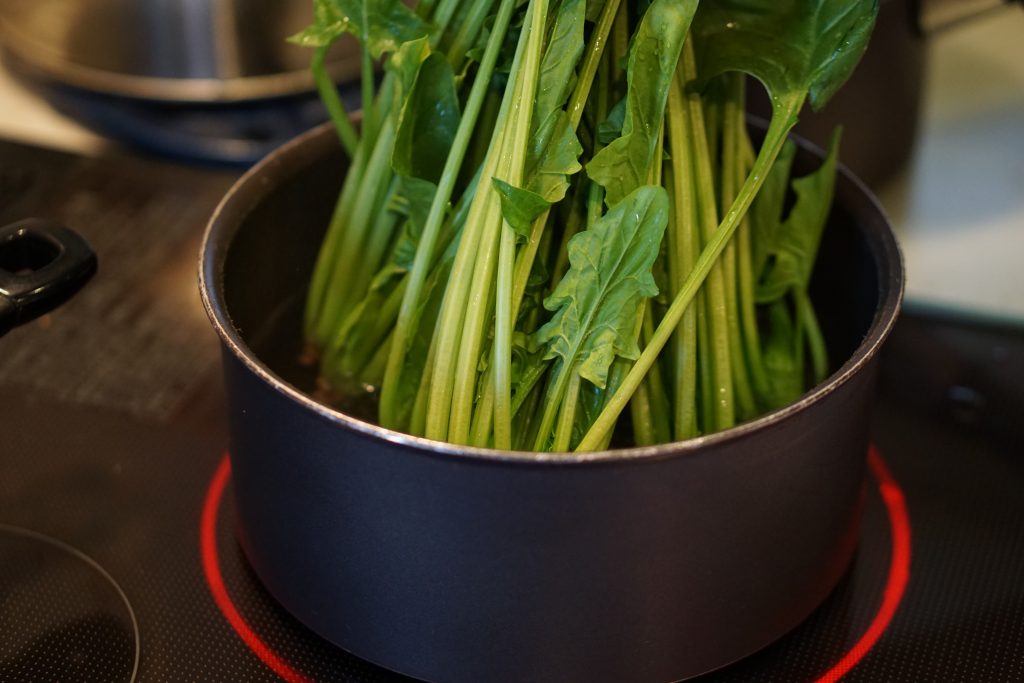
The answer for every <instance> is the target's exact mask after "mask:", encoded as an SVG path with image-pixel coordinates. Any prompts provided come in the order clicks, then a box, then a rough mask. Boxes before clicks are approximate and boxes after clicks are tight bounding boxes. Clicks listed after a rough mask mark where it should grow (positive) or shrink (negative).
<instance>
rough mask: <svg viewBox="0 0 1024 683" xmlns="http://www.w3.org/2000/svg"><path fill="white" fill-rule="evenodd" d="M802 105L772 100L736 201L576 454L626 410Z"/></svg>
mask: <svg viewBox="0 0 1024 683" xmlns="http://www.w3.org/2000/svg"><path fill="white" fill-rule="evenodd" d="M803 102H804V95H803V94H799V95H797V96H791V97H788V98H780V99H779V100H778V101H777V103H776V105H775V110H774V113H773V115H772V118H771V122H770V123H769V124H768V132H767V134H766V135H765V139H764V143H763V144H762V146H761V151H760V152H759V153H758V156H757V159H756V161H755V162H754V166H753V168H752V169H751V172H750V175H748V176H747V179H746V180H745V181H744V183H743V187H742V188H741V189H740V192H739V194H738V195H737V197H736V201H734V202H733V204H732V206H731V207H730V209H729V211H728V212H727V213H726V215H725V218H724V220H723V221H722V223H721V224H720V225H719V226H718V229H717V230H716V231H715V234H714V235H713V236H712V237H711V239H710V240H709V241H708V243H707V245H705V247H704V249H703V251H702V252H701V255H700V258H698V259H697V263H696V265H695V266H694V269H693V270H692V271H691V272H690V274H689V275H688V276H687V278H686V282H685V283H684V284H683V287H682V288H681V289H680V290H679V292H678V293H677V294H676V297H675V299H674V300H673V301H672V305H671V306H669V308H668V310H667V311H666V312H665V316H664V318H662V321H661V323H660V324H659V325H658V328H657V329H656V330H655V331H654V335H653V336H652V338H651V341H650V343H649V344H648V345H647V346H646V348H644V350H643V352H642V353H641V354H640V358H639V360H637V362H636V363H635V364H634V365H633V367H632V369H631V370H630V371H629V374H628V375H627V376H626V379H625V380H624V381H623V383H622V386H620V387H619V389H618V390H617V391H616V392H615V395H614V396H612V398H611V399H610V400H609V401H608V404H607V405H606V406H605V408H604V410H602V411H601V414H600V415H599V416H598V418H597V420H596V421H595V422H594V424H593V425H592V426H591V428H590V431H588V432H587V434H586V436H585V437H584V438H583V440H582V441H581V442H580V444H579V446H577V448H576V450H578V451H586V450H593V449H594V448H595V447H597V446H598V445H599V444H601V443H602V442H603V441H604V439H605V438H606V435H607V434H608V433H610V432H611V430H612V429H613V428H614V426H615V420H616V419H617V418H618V416H619V415H620V414H621V413H622V410H623V408H625V407H626V403H627V402H628V401H629V399H630V397H631V396H632V395H633V392H635V391H636V388H637V387H638V386H639V385H640V382H641V381H642V380H643V377H644V375H645V374H647V371H648V370H650V368H651V366H652V361H654V359H655V358H657V356H658V354H659V353H661V350H662V349H663V348H665V344H667V343H668V340H669V338H670V337H671V335H672V333H673V332H674V331H675V328H676V326H678V325H679V321H680V320H681V319H682V316H683V313H684V312H685V311H686V308H687V307H688V306H689V305H690V303H691V302H692V301H693V298H694V296H695V295H696V293H697V291H698V290H699V288H700V287H701V285H702V284H703V283H704V280H705V279H706V278H707V276H708V273H709V272H710V271H711V269H712V267H713V266H714V264H715V262H716V260H717V259H718V257H719V256H720V255H721V253H722V250H723V249H724V248H725V245H726V244H727V243H728V241H729V239H730V238H731V237H732V235H733V233H734V232H735V231H736V228H737V227H739V224H740V220H741V219H742V218H743V216H744V215H745V214H746V212H747V210H748V209H749V208H750V204H751V202H753V200H754V197H755V195H756V194H757V192H758V190H760V189H761V186H762V185H763V184H764V180H765V178H766V177H767V175H768V172H769V171H770V170H771V166H772V163H773V162H774V161H775V158H776V157H777V156H778V155H779V152H781V151H782V146H783V145H784V144H785V142H786V135H787V134H788V133H789V131H790V130H791V129H792V128H793V125H794V124H795V123H796V115H797V112H799V111H800V107H801V106H802V105H803Z"/></svg>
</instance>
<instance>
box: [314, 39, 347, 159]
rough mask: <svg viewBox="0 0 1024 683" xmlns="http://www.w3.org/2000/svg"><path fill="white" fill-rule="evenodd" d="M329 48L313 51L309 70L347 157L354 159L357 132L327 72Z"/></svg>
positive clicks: (327, 46)
mask: <svg viewBox="0 0 1024 683" xmlns="http://www.w3.org/2000/svg"><path fill="white" fill-rule="evenodd" d="M330 49H331V46H330V45H325V46H323V47H318V48H317V49H316V50H314V51H313V59H312V62H311V64H310V70H311V71H312V72H313V80H314V82H315V83H316V89H317V92H319V93H320V99H321V100H323V103H324V107H326V109H327V114H328V115H329V116H330V117H331V122H332V123H334V128H335V130H337V131H338V139H339V140H341V146H342V147H343V148H344V149H345V153H346V154H348V158H349V159H353V160H354V158H355V156H356V150H357V149H358V147H359V134H358V133H357V132H356V128H355V126H353V125H352V120H351V119H350V118H349V115H348V112H347V111H345V104H344V103H343V102H342V101H341V96H340V95H339V94H338V86H337V84H335V82H334V79H332V78H331V74H329V73H328V72H327V66H326V64H325V61H326V58H327V52H328V50H330Z"/></svg>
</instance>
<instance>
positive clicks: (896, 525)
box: [815, 445, 910, 683]
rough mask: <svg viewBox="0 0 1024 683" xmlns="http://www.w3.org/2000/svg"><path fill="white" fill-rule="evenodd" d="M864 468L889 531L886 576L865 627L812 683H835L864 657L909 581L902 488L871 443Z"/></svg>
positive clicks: (888, 621) (907, 526) (907, 517)
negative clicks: (872, 481) (873, 484)
mask: <svg viewBox="0 0 1024 683" xmlns="http://www.w3.org/2000/svg"><path fill="white" fill-rule="evenodd" d="M868 467H869V468H870V469H871V474H873V475H874V477H875V479H877V480H878V490H879V492H880V493H881V494H882V502H883V503H885V511H886V514H887V515H888V517H889V531H890V533H891V534H892V550H891V556H890V559H889V576H888V578H887V579H886V581H885V591H884V592H883V593H882V603H881V604H880V605H879V607H878V612H876V613H875V616H874V618H873V619H872V620H871V624H869V625H868V628H867V630H866V631H864V634H863V635H861V637H860V640H858V641H857V642H856V643H855V644H854V646H853V647H852V648H850V650H849V651H848V652H847V653H846V654H845V655H843V657H842V659H840V660H839V661H838V662H836V664H835V665H834V666H833V667H832V668H831V669H829V670H828V671H827V672H826V673H825V675H823V676H822V677H821V678H819V679H818V680H817V681H815V683H835V682H836V681H838V680H839V679H841V678H842V677H843V676H845V675H846V674H847V673H849V672H850V670H851V669H852V668H853V667H855V666H857V664H858V663H859V662H860V661H861V660H862V659H864V657H865V656H866V655H867V654H868V652H870V651H871V648H873V647H874V646H875V643H877V642H878V640H879V639H880V638H881V637H882V634H883V633H885V631H886V629H888V628H889V624H891V623H892V618H893V616H894V615H895V614H896V610H897V609H898V608H899V606H900V603H901V602H902V601H903V595H904V593H906V590H907V583H908V582H909V581H910V515H909V514H908V513H907V502H906V499H905V498H904V496H903V489H901V488H900V485H899V483H897V481H896V479H895V478H894V477H893V476H892V472H890V471H889V466H888V465H886V464H885V461H884V460H883V459H882V456H881V454H880V453H879V452H878V449H877V448H875V447H874V445H872V446H871V447H870V449H869V450H868Z"/></svg>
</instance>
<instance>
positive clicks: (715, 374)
mask: <svg viewBox="0 0 1024 683" xmlns="http://www.w3.org/2000/svg"><path fill="white" fill-rule="evenodd" d="M682 68H683V76H684V78H685V79H686V82H687V83H691V82H693V81H695V80H696V78H697V60H696V56H695V54H694V49H693V41H692V40H688V41H686V44H685V45H684V46H683V58H682ZM686 106H687V112H688V114H689V116H687V118H686V122H687V124H688V126H689V133H690V149H691V151H692V152H693V156H692V157H690V158H691V161H692V173H693V178H694V179H695V186H696V199H697V214H698V218H699V220H700V226H701V227H700V232H701V236H702V238H703V240H705V241H707V240H710V239H711V238H712V235H713V234H714V233H715V230H716V226H717V225H718V208H717V207H718V200H717V197H716V196H715V187H714V176H713V174H714V169H713V167H712V162H711V153H710V150H709V149H708V137H707V128H706V127H705V125H704V107H703V104H702V102H701V98H700V94H699V93H697V92H687V93H686ZM704 296H705V301H706V316H707V325H708V327H707V329H708V337H709V341H710V348H707V349H701V351H700V353H701V354H705V353H706V354H707V355H706V358H708V359H709V362H710V364H711V382H712V385H711V387H710V391H711V400H712V403H711V406H710V410H711V413H710V415H709V418H710V424H711V425H712V429H714V430H715V431H718V430H721V429H727V428H729V427H731V426H732V425H733V424H734V423H735V421H736V417H735V404H734V402H733V399H734V393H733V383H732V363H731V362H730V358H729V321H728V312H727V310H726V293H725V281H724V264H722V263H720V262H719V261H718V260H717V259H716V261H715V263H713V264H712V268H711V270H710V273H709V275H708V277H707V285H706V287H705V294H704Z"/></svg>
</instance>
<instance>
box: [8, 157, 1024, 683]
mask: <svg viewBox="0 0 1024 683" xmlns="http://www.w3.org/2000/svg"><path fill="white" fill-rule="evenodd" d="M231 180H232V176H231V174H230V173H226V172H220V171H214V170H202V169H190V168H184V167H180V166H173V165H167V164H164V163H161V162H155V161H149V160H143V159H138V158H133V157H116V158H115V157H111V158H96V159H85V158H77V157H72V156H68V155H65V154H61V153H57V152H51V151H46V150H41V149H37V148H30V147H25V146H20V145H16V144H12V143H5V142H0V222H8V221H12V220H15V219H18V218H22V217H26V216H29V215H40V216H43V217H47V218H55V219H58V220H61V221H63V222H65V223H67V224H70V225H72V226H74V227H75V228H76V229H78V230H79V231H81V232H82V233H83V234H84V235H85V236H86V237H87V239H89V240H90V241H91V242H92V243H93V244H94V245H95V246H96V248H97V250H98V252H99V257H100V263H101V268H100V273H99V275H98V276H97V277H96V279H95V280H94V282H92V283H90V285H89V286H88V287H87V288H86V289H85V290H84V291H83V292H82V293H81V294H80V295H79V296H78V297H76V298H75V299H74V300H73V301H71V302H70V303H69V304H67V305H66V307H64V308H62V309H61V310H60V311H58V312H57V313H55V314H52V315H50V316H48V317H46V318H43V319H41V320H39V321H36V322H35V323H32V324H31V325H29V326H28V327H25V328H22V329H18V330H15V331H14V332H12V333H11V334H9V335H8V336H7V337H5V338H3V339H2V340H0V468H2V474H0V681H4V682H6V681H12V682H13V681H62V682H64V683H71V682H74V681H90V682H92V681H99V680H111V681H129V680H132V678H133V677H134V678H135V680H139V681H153V682H157V681H168V682H171V681H174V682H177V681H210V682H221V681H222V682H224V683H228V682H231V683H242V682H247V681H254V682H263V681H265V682H268V683H269V682H271V681H279V680H293V681H304V680H310V681H343V682H349V683H371V682H375V681H389V680H404V679H402V678H401V677H399V676H397V675H395V674H391V673H389V672H386V671H384V670H383V669H380V668H378V667H375V666H374V665H372V664H369V663H366V662H363V661H361V660H359V659H357V658H355V657H353V656H351V655H348V654H346V653H344V652H342V651H340V650H339V649H337V648H335V647H334V646H332V645H330V644H328V643H326V642H324V641H322V640H320V639H319V638H317V637H316V636H315V635H313V634H311V633H310V632H309V631H307V630H306V629H304V627H302V626H301V625H300V624H299V623H297V622H296V621H295V620H294V619H292V618H291V617H290V616H289V615H288V614H287V613H285V612H284V611H283V610H282V609H281V608H280V607H278V606H277V605H276V603H275V602H274V601H273V600H272V599H271V598H270V597H269V596H268V595H267V593H266V592H265V591H264V590H263V589H262V587H261V586H260V584H259V582H258V581H257V580H256V578H255V577H254V575H253V574H252V572H251V571H250V569H249V568H248V566H247V564H246V561H245V558H244V556H243V555H242V553H241V550H240V549H239V546H238V544H237V542H236V540H235V537H234V509H233V503H232V498H231V484H230V473H229V471H228V470H227V469H226V466H225V461H224V454H225V450H226V444H227V436H226V425H225V423H224V418H223V414H222V407H221V405H222V404H221V399H222V389H221V386H220V378H219V370H218V363H217V354H218V350H217V341H216V339H215V337H214V335H213V333H212V331H210V329H209V327H208V324H207V322H206V319H205V314H204V313H203V311H202V308H201V305H200V303H199V299H198V295H197V294H196V287H195V267H196V263H195V259H196V255H197V250H198V242H199V238H200V235H201V231H202V228H203V225H204V223H205V220H206V218H207V217H208V215H209V213H210V212H211V211H212V209H213V207H214V206H215V204H216V202H217V200H218V199H219V197H220V196H221V195H222V194H223V192H224V191H225V189H226V188H227V187H228V185H229V184H230V182H231ZM882 370H883V372H882V381H881V397H880V399H879V404H878V409H877V411H876V416H877V417H876V421H875V433H874V440H875V443H876V445H877V447H878V453H879V454H880V456H881V459H880V460H879V461H877V462H876V464H878V463H881V464H882V465H883V466H884V467H885V468H887V469H888V471H889V472H891V475H892V477H893V479H894V482H889V488H888V489H886V490H887V491H888V494H889V495H888V497H885V496H883V493H882V491H883V483H884V481H883V479H880V475H879V474H878V471H877V470H876V469H873V470H872V471H873V472H875V473H874V474H872V475H871V477H870V478H869V481H868V487H867V490H868V498H867V505H866V510H865V517H864V525H863V531H862V538H861V544H860V547H859V550H858V553H857V556H856V558H855V559H854V562H853V564H852V566H851V568H850V571H849V573H848V574H847V576H846V577H845V578H844V579H843V581H842V582H841V584H840V585H839V587H838V588H837V589H836V591H835V592H834V593H833V595H832V596H831V597H830V598H829V599H828V600H827V601H826V603H825V604H824V605H822V607H821V608H820V609H819V610H818V611H817V612H815V613H814V614H813V615H812V616H811V617H810V618H809V619H808V620H807V621H806V622H805V623H804V624H802V625H801V626H799V627H798V628H797V629H796V630H795V631H793V632H792V633H791V634H789V635H787V636H786V637H784V638H783V639H782V640H780V641H779V642H777V643H775V644H774V645H772V646H770V647H768V648H767V649H766V650H764V651H762V652H760V653H757V654H755V655H753V656H751V657H750V658H748V659H746V660H744V661H741V662H739V663H737V664H735V665H733V666H731V667H728V668H727V669H724V670H722V671H719V672H716V673H714V674H711V675H710V676H708V677H706V679H707V680H708V681H755V682H756V681H761V682H764V683H774V682H778V683H783V682H785V683H793V682H800V681H809V682H810V681H818V680H836V678H835V676H836V675H838V674H845V675H844V676H843V678H842V680H846V681H895V682H900V681H906V682H907V683H917V682H921V681H943V682H946V681H950V682H952V681H986V682H988V681H993V682H1006V683H1010V682H1016V681H1021V680H1024V493H1022V492H1024V437H1022V426H1021V424H1020V422H1021V420H1020V415H1022V414H1024V396H1022V390H1021V389H1020V385H1021V382H1020V380H1021V379H1024V332H1022V331H1021V330H1019V329H1012V328H1001V327H998V326H991V325H980V324H976V323H971V324H968V323H962V322H958V321H949V320H940V319H934V318H928V317H924V316H906V317H905V318H904V319H903V321H901V323H900V325H899V327H898V329H897V331H896V333H895V336H894V337H893V339H892V343H891V344H890V345H889V347H888V349H887V355H886V356H885V358H884V360H883V363H882ZM892 484H895V485H898V488H895V489H894V488H893V487H892ZM221 486H223V488H221ZM894 491H896V492H897V493H902V499H903V501H904V502H905V506H906V507H905V509H906V512H907V515H908V519H909V530H910V536H909V544H906V543H904V544H903V546H904V547H903V551H906V550H909V556H908V557H909V566H908V567H909V574H908V575H907V577H908V580H907V582H906V585H905V592H903V593H902V594H901V595H900V596H896V597H900V598H901V599H900V600H898V601H894V600H893V599H892V598H893V596H892V595H889V594H890V593H891V592H892V591H893V590H894V586H897V584H898V583H899V582H898V581H897V582H896V584H894V582H893V578H894V574H893V572H894V568H895V569H898V568H899V563H900V561H902V560H906V559H908V557H902V558H901V557H894V547H897V546H899V544H894V536H893V529H894V526H893V520H892V518H891V515H892V507H891V503H892V494H893V492H894ZM887 501H888V502H889V503H890V504H889V505H887V504H886V502H887ZM204 506H205V512H206V515H205V517H204ZM204 534H205V543H206V548H205V549H204V548H203V543H204ZM906 540H907V539H903V541H906ZM5 553H7V555H6V558H7V560H4V557H5ZM79 565H80V569H79V570H74V569H69V567H73V566H79ZM76 572H80V573H76ZM898 573H899V572H897V574H898ZM896 578H899V577H896ZM897 587H898V586H897ZM887 595H888V596H889V597H888V598H887ZM68 596H71V597H68ZM897 602H898V604H897ZM886 609H890V614H889V615H888V616H891V619H889V618H888V616H887V615H886V614H885V612H886ZM892 609H894V610H895V611H891V610H892ZM61 610H63V611H61ZM868 644H870V645H871V647H870V648H869V649H866V648H865V645H868ZM136 645H137V648H136ZM523 656H524V657H528V656H529V653H523ZM844 662H845V663H846V664H847V665H852V668H850V669H849V670H848V671H847V670H846V669H845V668H844V667H843V663H844ZM823 677H824V678H823Z"/></svg>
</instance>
